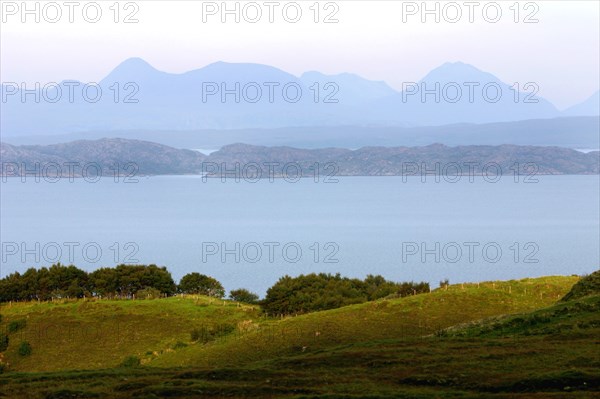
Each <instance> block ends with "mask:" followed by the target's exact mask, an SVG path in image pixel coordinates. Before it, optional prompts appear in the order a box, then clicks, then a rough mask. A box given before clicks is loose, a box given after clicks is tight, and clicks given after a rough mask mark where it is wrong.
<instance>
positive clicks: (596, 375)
mask: <svg viewBox="0 0 600 399" xmlns="http://www.w3.org/2000/svg"><path fill="white" fill-rule="evenodd" d="M574 281H575V279H574V278H558V277H550V278H543V279H532V280H522V281H519V282H504V283H495V289H494V286H493V285H492V283H490V286H491V287H490V286H487V285H486V286H485V287H483V285H480V287H479V288H478V289H477V290H478V291H475V290H476V288H475V287H466V286H465V287H464V291H463V288H462V287H461V286H451V287H449V288H448V290H439V291H436V292H434V293H432V294H424V295H422V296H420V297H413V298H406V299H401V300H394V301H388V302H390V303H389V304H388V305H386V306H383V307H381V309H383V310H385V313H387V315H388V316H390V315H394V314H395V315H399V314H401V312H397V313H394V312H391V310H393V309H394V308H395V307H401V308H405V309H408V310H407V311H406V312H407V313H406V315H408V314H411V315H414V314H420V315H422V316H424V317H425V319H427V317H426V315H427V313H426V309H430V310H431V311H432V315H435V317H433V316H432V319H433V320H434V322H433V325H436V327H435V328H437V324H442V323H441V322H450V321H451V320H452V319H454V318H455V317H456V318H460V317H462V316H464V313H463V310H461V309H462V308H463V307H465V306H469V307H471V308H472V310H473V311H475V312H479V314H480V315H481V314H485V313H487V312H486V311H485V308H486V306H487V305H488V304H486V303H482V302H481V301H477V300H476V299H483V298H486V300H491V302H489V304H491V306H492V307H496V308H497V309H498V310H500V309H502V310H506V309H515V308H518V307H526V306H533V307H535V303H536V302H537V301H538V299H535V300H534V298H540V294H541V298H540V299H539V300H540V301H547V302H548V303H552V304H551V305H550V306H547V307H545V308H541V309H540V308H537V309H536V310H533V311H529V312H523V313H522V314H519V315H516V316H507V317H503V318H502V319H501V320H502V322H501V323H500V324H501V325H503V326H505V327H506V328H507V329H496V328H495V329H493V330H488V327H489V326H493V325H494V324H495V323H498V321H497V320H487V321H485V322H480V323H478V324H476V325H470V326H467V327H465V326H461V327H460V328H457V329H453V330H450V332H448V331H447V330H446V332H445V333H441V332H439V330H437V331H438V333H437V334H432V335H428V336H425V337H409V332H410V331H407V333H406V334H405V335H404V338H390V339H378V340H377V339H373V340H369V341H364V342H358V340H359V339H362V338H363V337H365V336H367V335H375V334H376V331H377V329H378V328H382V325H381V324H379V325H375V326H371V325H369V322H370V320H374V319H373V318H371V319H370V318H369V317H370V316H372V314H373V313H377V311H376V307H375V305H374V304H364V305H358V306H352V307H348V308H343V309H337V310H335V311H328V312H321V313H318V314H314V315H307V316H302V317H297V318H291V319H286V320H282V321H278V322H274V321H271V322H269V323H271V324H278V325H284V324H288V323H292V322H295V323H307V322H305V321H303V320H309V319H310V317H321V318H331V320H333V318H334V317H337V320H339V321H340V322H341V321H342V320H345V322H347V323H351V321H350V319H351V318H352V316H351V315H353V316H355V317H354V319H355V320H356V323H361V324H362V325H363V327H364V331H363V330H362V329H361V331H359V332H358V333H357V334H358V335H357V336H356V337H355V339H354V340H355V341H356V342H350V343H348V342H340V343H338V344H334V343H333V339H331V340H329V341H328V343H327V342H325V341H322V344H321V345H322V347H320V348H319V349H318V350H317V349H308V348H307V349H306V350H304V351H302V350H300V351H297V352H290V353H288V354H281V355H280V356H277V357H272V356H270V354H269V355H268V356H266V357H265V359H266V358H268V359H266V360H261V361H257V362H253V363H246V362H244V361H241V362H237V363H235V364H231V365H230V366H228V367H224V366H220V367H216V366H215V365H213V366H211V367H197V366H188V367H185V368H173V367H171V368H158V367H140V368H113V369H106V370H95V371H71V372H53V373H33V374H31V373H8V374H4V375H0V392H4V393H5V396H6V397H30V398H33V399H36V398H46V399H51V398H67V397H69V398H84V397H86V398H92V397H98V398H104V397H111V398H115V399H119V398H158V397H189V398H191V397H194V398H201V397H231V398H248V397H261V398H275V397H276V398H284V397H285V398H296V399H298V398H327V399H333V398H336V399H341V398H373V399H374V398H390V399H391V398H422V399H434V398H436V399H437V398H489V397H493V398H518V399H534V398H535V399H541V398H544V399H546V398H581V399H583V398H586V399H587V398H593V397H600V371H599V370H600V353H599V352H598V351H597V344H598V338H597V337H598V336H600V312H598V304H599V302H600V301H599V299H598V297H599V296H600V295H594V294H593V293H591V294H589V295H586V296H585V297H583V298H580V299H576V300H572V301H567V302H558V303H556V301H557V299H556V298H555V297H554V298H551V296H553V294H556V295H557V296H560V297H562V295H564V294H565V293H566V292H567V291H569V287H570V285H572V284H573V283H574ZM509 287H510V288H509ZM525 288H527V290H528V291H527V292H529V291H530V290H533V291H534V294H535V295H531V296H530V295H528V294H525V291H524V290H525ZM516 289H523V292H522V295H520V296H519V295H516V296H515V294H518V293H519V292H518V290H517V292H515V290H516ZM559 291H560V292H559ZM478 292H479V294H477V293H478ZM561 292H562V295H561ZM545 295H547V296H548V299H544V297H545ZM471 297H472V299H469V298H471ZM460 298H462V299H460ZM511 298H513V299H511ZM455 300H460V303H459V304H455V305H451V306H448V305H447V304H448V303H450V302H453V301H455ZM383 302H384V301H380V302H379V305H378V306H382V305H380V303H383ZM436 304H438V305H436ZM443 304H446V305H443ZM444 306H446V307H445V308H444ZM371 307H372V308H371ZM443 310H445V311H446V313H445V316H444V313H443ZM419 312H422V313H419ZM453 312H458V314H459V315H458V316H455V315H453ZM464 312H466V310H464ZM309 316H310V317H309ZM515 320H517V324H514V322H515ZM518 320H524V321H526V322H525V323H523V322H521V321H518ZM528 320H529V321H528ZM532 320H537V321H540V320H541V322H539V323H538V322H537V321H536V322H533V323H532V322H531V321H532ZM527 321H528V322H527ZM259 324H260V325H261V326H263V324H261V323H259ZM565 325H571V326H573V328H564V327H559V328H554V327H557V326H565ZM523 326H526V328H525V329H524V328H523ZM538 327H539V328H538ZM549 327H552V328H549ZM435 328H434V327H431V328H430V329H431V330H434V329H435ZM411 331H413V332H414V333H419V331H417V330H416V329H415V330H411ZM452 331H455V332H461V333H460V334H453V333H451V332H452ZM465 331H470V333H468V334H465V333H462V332H465ZM526 331H528V332H526ZM391 332H392V329H389V330H388V331H387V332H381V333H380V335H385V334H389V333H391ZM340 334H342V335H341V336H340V338H339V339H340V341H343V340H346V339H348V338H349V336H348V335H346V333H345V332H343V331H340ZM247 336H248V337H250V335H247ZM254 338H256V337H254ZM350 338H351V337H350ZM231 339H232V337H228V338H224V339H222V340H221V342H218V343H213V344H208V345H205V347H206V348H208V347H211V346H219V345H220V346H221V347H226V346H227V345H225V344H226V343H227V342H229V341H230V340H231ZM240 339H241V338H240ZM190 348H191V347H188V348H184V350H189V349H190ZM197 348H200V346H198V347H197ZM197 348H194V350H196V349H197ZM238 349H239V347H238ZM169 356H170V354H169ZM158 359H161V360H162V359H165V357H159V358H158ZM158 359H157V361H158Z"/></svg>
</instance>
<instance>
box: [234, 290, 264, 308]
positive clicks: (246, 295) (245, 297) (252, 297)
mask: <svg viewBox="0 0 600 399" xmlns="http://www.w3.org/2000/svg"><path fill="white" fill-rule="evenodd" d="M229 298H230V299H231V300H233V301H237V302H244V303H251V304H255V303H257V302H258V295H256V294H255V293H254V292H250V291H248V290H247V289H245V288H239V289H237V290H231V291H229Z"/></svg>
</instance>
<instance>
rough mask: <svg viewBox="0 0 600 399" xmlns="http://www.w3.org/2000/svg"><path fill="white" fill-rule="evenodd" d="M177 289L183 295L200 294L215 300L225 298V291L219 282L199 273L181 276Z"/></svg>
mask: <svg viewBox="0 0 600 399" xmlns="http://www.w3.org/2000/svg"><path fill="white" fill-rule="evenodd" d="M178 288H179V292H181V293H183V294H200V295H208V296H212V297H215V298H223V296H225V289H224V288H223V285H221V283H220V282H218V281H217V280H215V279H214V278H212V277H209V276H206V275H204V274H200V273H189V274H186V275H185V276H183V277H182V278H181V281H180V282H179V287H178Z"/></svg>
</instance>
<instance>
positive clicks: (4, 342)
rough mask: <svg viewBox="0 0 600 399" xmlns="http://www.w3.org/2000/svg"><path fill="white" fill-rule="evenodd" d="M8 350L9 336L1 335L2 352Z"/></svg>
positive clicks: (0, 345)
mask: <svg viewBox="0 0 600 399" xmlns="http://www.w3.org/2000/svg"><path fill="white" fill-rule="evenodd" d="M6 349H8V335H6V334H0V352H4V351H5V350H6Z"/></svg>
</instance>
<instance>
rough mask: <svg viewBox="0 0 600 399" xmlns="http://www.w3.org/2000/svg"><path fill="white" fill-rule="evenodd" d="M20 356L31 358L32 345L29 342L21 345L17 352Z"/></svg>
mask: <svg viewBox="0 0 600 399" xmlns="http://www.w3.org/2000/svg"><path fill="white" fill-rule="evenodd" d="M17 352H18V353H19V356H29V355H31V345H30V344H29V342H27V341H23V342H21V343H20V344H19V349H18V350H17Z"/></svg>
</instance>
